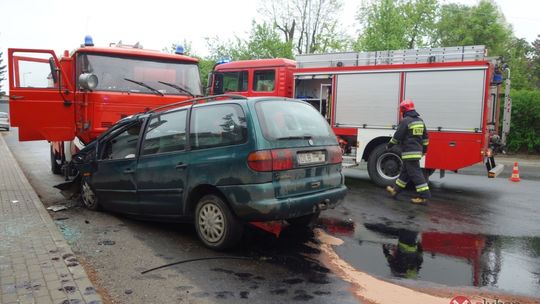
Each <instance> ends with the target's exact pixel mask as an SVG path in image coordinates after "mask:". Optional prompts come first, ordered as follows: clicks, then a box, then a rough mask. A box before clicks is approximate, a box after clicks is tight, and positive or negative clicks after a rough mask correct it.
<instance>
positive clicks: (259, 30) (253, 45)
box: [207, 21, 293, 60]
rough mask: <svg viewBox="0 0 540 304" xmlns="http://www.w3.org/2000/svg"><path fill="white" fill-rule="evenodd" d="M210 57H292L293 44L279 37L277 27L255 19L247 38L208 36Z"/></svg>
mask: <svg viewBox="0 0 540 304" xmlns="http://www.w3.org/2000/svg"><path fill="white" fill-rule="evenodd" d="M207 45H208V49H209V51H210V56H209V57H210V58H211V59H214V60H219V59H221V58H225V57H228V58H231V59H232V60H247V59H260V58H292V57H293V53H292V44H291V43H290V42H284V41H282V40H281V38H280V37H279V33H278V32H277V30H276V28H275V27H273V26H272V25H270V24H267V23H265V22H263V23H256V22H255V21H253V24H252V28H251V33H250V35H249V37H248V38H247V39H242V38H239V37H235V38H234V39H233V40H228V41H221V40H219V38H217V37H214V38H207Z"/></svg>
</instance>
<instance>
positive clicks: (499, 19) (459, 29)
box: [435, 0, 512, 56]
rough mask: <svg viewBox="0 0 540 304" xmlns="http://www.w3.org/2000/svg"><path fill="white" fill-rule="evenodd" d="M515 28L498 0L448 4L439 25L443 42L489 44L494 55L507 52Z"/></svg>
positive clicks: (443, 44)
mask: <svg viewBox="0 0 540 304" xmlns="http://www.w3.org/2000/svg"><path fill="white" fill-rule="evenodd" d="M511 38H512V28H511V27H510V25H509V24H508V23H507V22H506V20H505V18H504V15H503V14H502V12H501V11H500V9H499V8H498V7H497V6H496V4H495V3H494V2H492V1H489V0H481V1H480V2H479V3H478V4H477V5H474V6H467V5H460V4H455V3H451V4H446V5H443V6H442V8H441V14H440V18H439V22H438V23H437V25H436V37H435V40H436V42H437V43H436V44H437V45H439V46H443V47H446V46H456V45H485V46H486V47H487V48H488V50H489V52H490V53H489V54H490V55H491V56H500V55H504V54H505V50H506V47H507V46H508V44H509V43H510V42H511Z"/></svg>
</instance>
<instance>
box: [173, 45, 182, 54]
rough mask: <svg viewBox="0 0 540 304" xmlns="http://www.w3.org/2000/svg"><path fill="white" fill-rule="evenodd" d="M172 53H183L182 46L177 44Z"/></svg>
mask: <svg viewBox="0 0 540 304" xmlns="http://www.w3.org/2000/svg"><path fill="white" fill-rule="evenodd" d="M174 53H175V54H178V55H184V47H183V46H181V45H177V46H176V50H174Z"/></svg>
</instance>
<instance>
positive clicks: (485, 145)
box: [213, 46, 511, 186]
mask: <svg viewBox="0 0 540 304" xmlns="http://www.w3.org/2000/svg"><path fill="white" fill-rule="evenodd" d="M272 60H274V61H276V62H275V64H277V63H278V62H277V60H279V59H268V60H266V62H267V64H270V63H269V61H272ZM253 62H256V60H255V61H239V62H232V63H226V64H221V65H217V66H216V68H215V72H214V73H221V72H222V71H225V70H227V69H228V68H229V66H230V65H234V67H235V71H236V72H237V73H242V71H244V70H249V71H250V72H249V73H248V74H247V75H256V74H257V67H256V64H254V63H253ZM504 71H506V72H507V75H508V77H507V79H506V85H505V89H506V91H505V111H504V123H503V126H502V134H501V135H499V129H500V128H499V112H500V99H499V96H500V95H502V94H501V93H502V84H503V74H504ZM290 73H291V74H292V77H291V78H292V81H291V82H290V83H291V84H292V85H293V92H292V94H289V93H288V92H287V93H285V94H283V95H280V96H286V97H294V98H297V99H302V100H304V101H306V102H308V103H310V104H312V105H313V106H314V107H315V108H316V109H318V110H319V112H320V113H321V115H323V116H324V117H325V118H326V119H327V120H328V121H329V122H330V124H331V126H332V127H333V129H334V132H335V134H336V135H337V136H338V137H339V138H340V141H341V142H342V144H343V146H342V148H343V152H344V159H345V160H346V161H347V162H348V164H349V165H357V164H359V163H361V162H367V169H368V173H369V176H370V178H371V179H372V180H373V181H374V182H375V183H376V184H378V185H381V186H382V185H389V184H392V183H393V182H394V180H395V179H396V178H397V176H398V175H399V171H400V168H401V165H402V162H401V158H400V152H399V151H393V150H392V151H386V149H385V146H386V144H387V143H388V141H389V140H390V138H391V137H392V135H393V133H394V132H395V129H396V127H397V125H398V124H399V121H400V113H399V103H400V102H401V101H402V100H404V99H412V100H414V102H415V105H416V108H417V109H418V112H419V113H420V115H421V117H422V118H423V119H424V121H425V123H426V126H427V128H428V132H429V136H430V143H429V151H428V153H427V155H426V156H425V157H423V158H422V160H421V165H422V167H424V168H425V173H426V175H429V174H431V173H433V172H434V171H435V170H436V169H439V170H441V176H443V175H444V172H445V170H450V171H458V170H459V169H462V168H465V167H468V166H471V165H474V164H476V163H479V162H484V163H485V164H486V167H487V170H488V176H489V177H495V176H497V175H498V174H499V173H500V172H501V171H502V170H503V166H502V165H496V164H495V159H494V157H493V150H495V149H496V148H499V147H501V146H503V145H504V143H505V139H506V136H507V134H508V132H509V126H510V107H511V101H510V98H509V89H510V79H509V69H508V68H507V67H506V66H503V65H502V64H501V63H499V62H496V61H495V60H493V59H491V58H488V57H487V50H486V48H485V47H484V46H466V47H450V48H431V49H415V50H396V51H380V52H365V53H357V52H349V53H332V54H309V55H299V56H297V57H296V68H295V69H293V70H290ZM284 78H285V79H287V77H284ZM246 81H247V82H248V83H251V81H254V80H253V79H251V78H248V80H246ZM274 81H276V82H278V81H279V79H278V78H277V77H276V78H275V80H274ZM213 86H214V87H215V86H216V82H215V81H214V83H213ZM235 93H238V94H244V95H247V96H252V95H251V92H250V91H248V90H244V91H238V92H235ZM275 93H277V92H275Z"/></svg>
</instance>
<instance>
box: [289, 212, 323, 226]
mask: <svg viewBox="0 0 540 304" xmlns="http://www.w3.org/2000/svg"><path fill="white" fill-rule="evenodd" d="M320 215H321V212H320V211H318V212H315V213H312V214H308V215H304V216H301V217H296V218H291V219H288V220H287V223H289V225H291V226H293V227H298V228H309V229H312V228H313V227H315V225H316V224H317V220H318V219H319V216H320Z"/></svg>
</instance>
